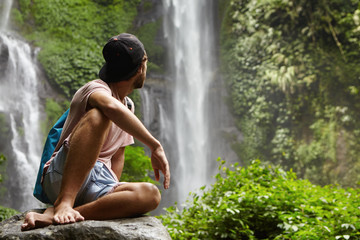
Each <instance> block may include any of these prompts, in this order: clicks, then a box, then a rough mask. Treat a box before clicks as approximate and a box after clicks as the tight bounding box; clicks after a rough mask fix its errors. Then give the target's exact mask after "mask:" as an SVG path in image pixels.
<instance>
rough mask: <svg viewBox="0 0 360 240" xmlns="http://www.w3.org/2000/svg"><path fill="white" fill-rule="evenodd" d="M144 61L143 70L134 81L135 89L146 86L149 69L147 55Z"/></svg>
mask: <svg viewBox="0 0 360 240" xmlns="http://www.w3.org/2000/svg"><path fill="white" fill-rule="evenodd" d="M143 61H144V63H143V66H142V67H143V71H142V72H141V74H138V76H137V77H136V79H135V81H134V89H137V88H142V87H143V86H144V82H145V79H146V71H147V57H146V58H145V60H143Z"/></svg>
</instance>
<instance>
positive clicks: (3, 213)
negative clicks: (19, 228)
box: [0, 206, 20, 222]
mask: <svg viewBox="0 0 360 240" xmlns="http://www.w3.org/2000/svg"><path fill="white" fill-rule="evenodd" d="M19 213H20V212H18V211H16V210H15V209H12V208H6V207H3V206H0V222H1V221H4V220H5V219H8V218H10V217H12V216H14V215H16V214H19Z"/></svg>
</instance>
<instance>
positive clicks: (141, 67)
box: [137, 62, 145, 73]
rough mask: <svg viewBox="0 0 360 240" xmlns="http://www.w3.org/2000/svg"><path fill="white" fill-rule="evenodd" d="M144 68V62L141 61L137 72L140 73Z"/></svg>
mask: <svg viewBox="0 0 360 240" xmlns="http://www.w3.org/2000/svg"><path fill="white" fill-rule="evenodd" d="M144 68H145V63H144V62H142V63H141V65H140V67H139V69H138V71H137V72H138V73H142V72H143V71H144Z"/></svg>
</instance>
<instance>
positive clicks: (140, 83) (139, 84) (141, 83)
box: [133, 73, 146, 89]
mask: <svg viewBox="0 0 360 240" xmlns="http://www.w3.org/2000/svg"><path fill="white" fill-rule="evenodd" d="M145 79H146V73H143V74H139V75H138V76H136V78H135V81H134V85H133V87H134V89H138V88H142V87H143V86H144V82H145Z"/></svg>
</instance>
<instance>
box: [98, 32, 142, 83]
mask: <svg viewBox="0 0 360 240" xmlns="http://www.w3.org/2000/svg"><path fill="white" fill-rule="evenodd" d="M144 55H145V49H144V45H143V44H142V43H141V42H140V40H139V39H138V38H137V37H136V36H134V35H132V34H129V33H122V34H120V35H117V36H114V37H112V38H110V39H109V41H108V42H107V43H106V44H105V46H104V48H103V56H104V59H105V61H106V62H105V64H104V66H103V67H102V68H101V70H100V72H99V77H100V79H101V80H103V81H105V82H108V83H109V82H119V81H124V80H128V79H129V78H131V77H133V76H134V75H135V74H136V72H137V71H138V69H139V67H140V66H141V64H142V60H143V57H144Z"/></svg>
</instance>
